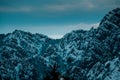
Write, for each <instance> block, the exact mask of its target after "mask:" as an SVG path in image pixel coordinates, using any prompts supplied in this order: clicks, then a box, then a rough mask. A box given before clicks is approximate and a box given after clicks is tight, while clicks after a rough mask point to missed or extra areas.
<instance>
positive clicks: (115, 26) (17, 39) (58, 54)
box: [0, 8, 120, 80]
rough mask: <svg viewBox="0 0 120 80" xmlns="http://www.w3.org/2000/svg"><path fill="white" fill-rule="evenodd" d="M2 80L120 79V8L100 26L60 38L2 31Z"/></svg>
mask: <svg viewBox="0 0 120 80" xmlns="http://www.w3.org/2000/svg"><path fill="white" fill-rule="evenodd" d="M0 80H120V8H116V9H114V10H112V11H110V12H109V13H108V14H106V15H105V16H104V17H103V19H102V20H101V22H100V24H99V27H98V28H97V29H94V28H91V29H90V30H89V31H84V30H75V31H72V32H71V33H68V34H66V35H64V37H63V38H61V39H50V38H49V37H47V36H45V35H42V34H37V33H36V34H32V33H30V32H24V31H21V30H15V31H14V32H12V33H8V34H0Z"/></svg>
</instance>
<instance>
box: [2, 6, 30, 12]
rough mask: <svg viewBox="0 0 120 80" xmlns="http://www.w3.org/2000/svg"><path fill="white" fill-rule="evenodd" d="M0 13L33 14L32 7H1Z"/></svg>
mask: <svg viewBox="0 0 120 80" xmlns="http://www.w3.org/2000/svg"><path fill="white" fill-rule="evenodd" d="M0 12H32V8H31V7H27V6H24V7H18V8H16V7H0Z"/></svg>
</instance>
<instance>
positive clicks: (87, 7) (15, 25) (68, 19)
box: [0, 0, 120, 35]
mask: <svg viewBox="0 0 120 80" xmlns="http://www.w3.org/2000/svg"><path fill="white" fill-rule="evenodd" d="M117 7H120V0H0V28H1V29H0V32H1V33H4V32H5V33H6V32H9V31H10V30H11V31H12V30H14V29H21V28H22V27H24V30H25V31H30V32H39V33H41V32H42V31H43V30H42V29H44V32H45V34H46V35H49V33H51V31H50V30H53V34H52V35H63V34H65V32H63V31H64V30H63V29H64V28H65V29H66V30H67V29H68V28H67V27H68V26H73V25H77V24H78V25H79V24H86V25H85V26H81V25H79V27H78V29H86V28H87V29H90V28H91V25H90V26H89V27H88V26H87V25H88V24H97V23H99V22H100V20H101V19H102V17H103V16H104V15H105V14H106V13H107V12H108V11H110V10H112V9H114V8H117ZM36 26H37V28H38V29H37V28H36ZM86 26H87V27H86ZM8 28H9V29H10V30H8V31H7V29H8ZM36 29H37V31H36ZM74 29H76V27H74V28H71V29H70V30H74ZM33 30H34V31H33ZM38 30H39V31H38ZM56 30H59V31H60V32H62V33H58V32H59V31H56Z"/></svg>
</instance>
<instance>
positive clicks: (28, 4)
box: [0, 0, 120, 14]
mask: <svg viewBox="0 0 120 80" xmlns="http://www.w3.org/2000/svg"><path fill="white" fill-rule="evenodd" d="M0 2H1V3H0V12H31V11H32V12H57V13H59V12H67V11H68V12H69V11H88V10H92V11H96V10H104V9H113V8H116V7H120V0H52V1H51V0H46V1H44V0H36V1H34V0H20V1H17V0H12V1H11V2H10V1H9V0H3V1H0ZM8 4H9V5H8ZM3 6H4V7H3ZM48 14H49V13H48Z"/></svg>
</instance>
